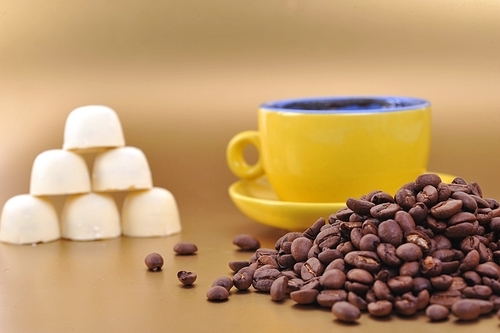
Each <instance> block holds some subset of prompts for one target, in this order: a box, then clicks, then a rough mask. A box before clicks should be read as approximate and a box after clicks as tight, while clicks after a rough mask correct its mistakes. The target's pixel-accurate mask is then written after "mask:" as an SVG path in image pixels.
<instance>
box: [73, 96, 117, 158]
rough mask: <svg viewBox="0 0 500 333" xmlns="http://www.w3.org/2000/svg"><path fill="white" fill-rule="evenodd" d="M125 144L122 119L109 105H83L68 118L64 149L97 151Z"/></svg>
mask: <svg viewBox="0 0 500 333" xmlns="http://www.w3.org/2000/svg"><path fill="white" fill-rule="evenodd" d="M124 145H125V138H124V136H123V130H122V125H121V123H120V119H119V118H118V115H117V114H116V112H115V111H114V110H113V109H111V108H109V107H107V106H103V105H88V106H82V107H79V108H77V109H75V110H73V111H72V112H71V113H70V114H69V115H68V118H67V119H66V125H65V127H64V143H63V148H64V149H68V150H74V151H78V152H95V151H100V150H102V149H104V148H114V147H123V146H124Z"/></svg>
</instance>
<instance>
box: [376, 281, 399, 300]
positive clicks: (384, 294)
mask: <svg viewBox="0 0 500 333" xmlns="http://www.w3.org/2000/svg"><path fill="white" fill-rule="evenodd" d="M372 290H373V292H374V293H375V296H376V297H377V298H378V299H379V300H387V301H391V302H392V300H393V299H394V296H393V295H392V292H391V289H389V287H388V286H387V284H386V283H385V282H383V281H380V280H375V282H374V283H373V288H372Z"/></svg>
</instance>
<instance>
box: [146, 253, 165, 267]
mask: <svg viewBox="0 0 500 333" xmlns="http://www.w3.org/2000/svg"><path fill="white" fill-rule="evenodd" d="M144 263H145V264H146V267H147V268H148V269H149V270H150V271H160V270H161V268H162V267H163V257H162V256H161V255H160V254H159V253H150V254H148V255H147V256H146V258H145V259H144Z"/></svg>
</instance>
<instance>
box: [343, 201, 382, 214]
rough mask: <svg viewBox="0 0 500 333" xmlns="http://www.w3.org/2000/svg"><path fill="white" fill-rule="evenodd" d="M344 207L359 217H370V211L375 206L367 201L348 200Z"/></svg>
mask: <svg viewBox="0 0 500 333" xmlns="http://www.w3.org/2000/svg"><path fill="white" fill-rule="evenodd" d="M346 206H347V207H348V208H349V209H351V210H352V211H353V212H354V213H357V214H360V215H370V209H371V208H372V207H374V206H375V204H374V203H373V202H370V201H367V200H361V199H354V198H349V199H347V201H346Z"/></svg>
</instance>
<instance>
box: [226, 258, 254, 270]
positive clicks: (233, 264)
mask: <svg viewBox="0 0 500 333" xmlns="http://www.w3.org/2000/svg"><path fill="white" fill-rule="evenodd" d="M228 265H229V268H230V269H231V270H232V271H233V272H237V271H239V270H240V269H242V268H243V267H247V266H250V262H248V261H247V260H235V261H230V262H229V263H228Z"/></svg>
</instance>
